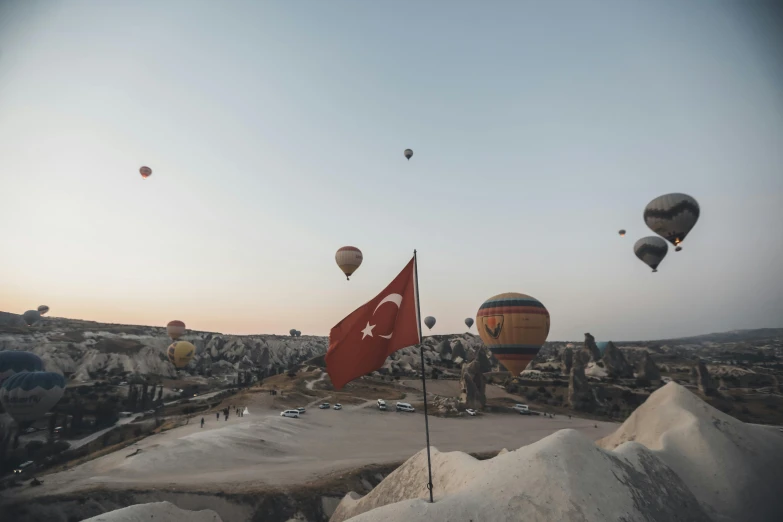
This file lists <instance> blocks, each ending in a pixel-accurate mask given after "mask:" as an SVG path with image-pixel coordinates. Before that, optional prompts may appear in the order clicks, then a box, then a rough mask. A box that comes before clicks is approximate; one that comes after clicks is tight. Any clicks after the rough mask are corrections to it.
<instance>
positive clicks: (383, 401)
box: [378, 399, 386, 408]
mask: <svg viewBox="0 0 783 522" xmlns="http://www.w3.org/2000/svg"><path fill="white" fill-rule="evenodd" d="M381 406H386V401H385V400H383V399H378V407H379V408H380V407H381Z"/></svg>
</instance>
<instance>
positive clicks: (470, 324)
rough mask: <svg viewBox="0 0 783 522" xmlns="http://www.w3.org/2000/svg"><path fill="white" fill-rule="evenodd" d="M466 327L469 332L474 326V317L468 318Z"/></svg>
mask: <svg viewBox="0 0 783 522" xmlns="http://www.w3.org/2000/svg"><path fill="white" fill-rule="evenodd" d="M465 326H467V327H468V330H470V327H471V326H473V318H472V317H468V318H467V319H465Z"/></svg>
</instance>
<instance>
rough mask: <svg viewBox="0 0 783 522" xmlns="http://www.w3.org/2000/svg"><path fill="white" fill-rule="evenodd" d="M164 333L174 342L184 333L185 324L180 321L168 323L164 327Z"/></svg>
mask: <svg viewBox="0 0 783 522" xmlns="http://www.w3.org/2000/svg"><path fill="white" fill-rule="evenodd" d="M166 333H167V334H169V337H171V340H172V341H176V340H177V339H179V338H180V337H182V335H183V334H184V333H185V323H183V322H182V321H169V324H167V325H166Z"/></svg>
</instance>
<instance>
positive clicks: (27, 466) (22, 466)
mask: <svg viewBox="0 0 783 522" xmlns="http://www.w3.org/2000/svg"><path fill="white" fill-rule="evenodd" d="M34 465H35V462H33V461H32V460H28V461H27V462H23V463H22V464H20V465H19V467H18V468H16V469H14V475H21V474H22V473H24V472H25V471H30V470H31V469H33V468H34V467H35V466H34Z"/></svg>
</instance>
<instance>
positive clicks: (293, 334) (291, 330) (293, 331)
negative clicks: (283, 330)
mask: <svg viewBox="0 0 783 522" xmlns="http://www.w3.org/2000/svg"><path fill="white" fill-rule="evenodd" d="M288 335H290V336H291V337H296V330H294V329H293V328H291V329H290V330H288Z"/></svg>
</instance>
